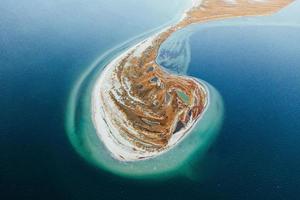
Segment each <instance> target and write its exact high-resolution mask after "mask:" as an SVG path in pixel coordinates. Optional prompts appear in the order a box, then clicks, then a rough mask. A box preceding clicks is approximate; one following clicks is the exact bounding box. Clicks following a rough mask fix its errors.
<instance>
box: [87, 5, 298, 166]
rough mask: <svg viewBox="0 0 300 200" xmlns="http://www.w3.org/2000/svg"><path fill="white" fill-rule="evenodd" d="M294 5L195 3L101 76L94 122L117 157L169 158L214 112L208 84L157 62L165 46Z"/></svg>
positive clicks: (95, 91) (96, 89)
mask: <svg viewBox="0 0 300 200" xmlns="http://www.w3.org/2000/svg"><path fill="white" fill-rule="evenodd" d="M291 2H292V0H266V1H264V0H203V1H200V0H193V1H192V4H191V7H190V8H189V9H187V10H186V12H185V13H184V14H183V16H182V18H181V19H180V20H179V21H178V23H177V24H174V25H172V26H169V27H167V28H165V29H163V30H162V31H160V32H158V33H156V34H154V35H152V36H151V37H149V38H147V39H145V40H143V41H141V42H140V43H138V44H136V45H134V46H133V47H131V48H129V49H128V50H126V51H125V52H123V53H122V54H121V55H120V56H118V57H116V58H115V59H114V60H113V61H112V62H110V63H109V64H108V65H107V66H106V67H105V68H104V69H103V71H102V72H101V74H100V76H99V77H98V79H97V81H96V83H95V85H94V88H93V90H92V102H91V103H92V108H91V109H92V119H93V123H94V126H95V128H96V131H97V135H98V137H99V139H100V140H101V141H102V142H103V144H104V145H105V147H106V148H107V150H108V151H109V152H110V154H111V155H112V157H113V158H114V159H116V160H119V161H125V162H129V161H130V162H134V161H140V160H146V159H150V158H153V157H156V156H159V155H161V154H163V153H166V152H167V151H169V150H170V149H172V148H173V147H174V146H176V145H177V144H179V143H180V141H182V140H183V139H184V137H185V136H186V135H187V134H189V133H190V132H191V130H192V129H193V127H194V125H195V124H196V123H198V122H199V123H201V118H202V116H203V115H204V114H205V112H206V110H207V108H208V107H209V106H210V92H209V90H208V89H207V86H206V84H205V83H204V82H202V81H200V80H198V79H196V78H193V77H189V76H183V75H175V74H172V73H170V72H168V71H167V70H165V69H164V68H163V66H160V65H159V64H158V63H157V62H156V58H157V56H158V52H159V49H160V46H161V45H162V43H163V42H164V41H166V40H167V39H168V38H169V37H170V36H171V35H172V34H173V33H174V32H176V31H178V30H180V29H183V28H185V27H187V26H189V25H191V24H195V23H204V22H208V21H212V20H221V19H225V18H234V17H241V16H258V15H269V14H272V13H275V12H277V11H279V10H280V9H282V8H283V7H285V6H286V5H288V4H289V3H291Z"/></svg>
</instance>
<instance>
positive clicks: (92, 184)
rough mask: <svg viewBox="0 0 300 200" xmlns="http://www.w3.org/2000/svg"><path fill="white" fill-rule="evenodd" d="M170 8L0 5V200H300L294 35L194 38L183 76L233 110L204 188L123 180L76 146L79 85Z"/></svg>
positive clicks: (240, 32)
mask: <svg viewBox="0 0 300 200" xmlns="http://www.w3.org/2000/svg"><path fill="white" fill-rule="evenodd" d="M172 2H174V1H170V0H168V1H164V4H163V5H162V2H160V1H158V0H155V1H148V0H147V1H146V0H145V2H144V3H143V5H141V4H138V1H135V0H128V1H118V2H116V1H109V2H108V1H102V0H101V1H91V2H89V4H85V3H82V2H80V1H60V2H55V3H54V2H50V1H43V2H41V1H36V0H32V1H30V2H19V1H6V0H4V1H1V3H0V108H1V112H0V199H80V200H81V199H105V200H106V199H130V200H132V199H298V196H299V191H298V189H299V185H300V183H299V179H300V172H299V171H300V170H299V169H300V159H299V153H300V147H299V145H298V144H300V133H299V130H300V127H299V125H300V123H299V117H300V110H299V109H300V108H299V107H300V106H299V102H300V101H299V99H300V84H299V78H300V70H299V63H300V49H299V45H298V44H299V42H300V38H299V35H300V34H299V33H300V30H299V29H296V28H283V29H281V28H280V29H279V28H262V27H259V28H255V27H253V28H248V27H246V28H245V27H243V28H238V27H230V28H226V29H223V28H214V29H207V30H206V31H205V32H199V34H198V33H197V34H195V35H194V36H193V38H192V40H191V44H192V63H191V67H190V70H189V72H188V73H189V74H192V75H196V76H197V77H199V78H202V79H204V80H206V81H208V82H209V83H211V84H213V85H214V86H215V87H216V88H217V89H218V90H219V91H220V92H221V93H222V95H223V97H224V101H225V108H226V118H225V124H224V127H223V129H222V132H221V135H220V137H219V139H218V142H217V143H216V144H215V145H214V146H213V147H212V149H211V150H210V152H209V153H208V156H207V163H209V164H207V165H208V167H207V166H206V164H205V163H204V164H203V166H199V168H200V169H202V168H203V169H206V168H209V170H205V171H207V176H206V177H205V178H204V179H203V178H202V179H201V181H200V180H199V181H191V180H187V179H183V178H182V179H171V180H168V181H165V182H158V183H153V182H151V183H150V182H146V183H145V182H142V181H132V180H125V179H121V178H118V177H115V176H112V175H110V174H107V173H103V172H102V171H101V170H99V169H98V168H95V167H94V166H91V165H90V164H88V163H87V162H86V161H85V160H83V159H81V158H80V156H79V155H78V154H77V153H76V152H75V150H74V149H73V148H72V146H71V144H70V142H69V140H68V138H67V135H66V132H65V111H66V104H67V102H68V97H69V94H70V91H71V90H72V88H73V85H74V83H75V82H76V80H77V79H78V77H79V76H80V75H81V74H82V72H84V71H85V69H86V68H87V67H88V66H89V65H90V64H91V63H92V62H93V61H94V60H95V59H96V58H97V57H98V56H99V55H101V54H102V53H103V52H105V51H107V50H108V49H110V48H112V47H113V46H114V45H116V44H119V43H121V42H123V41H125V40H127V39H129V38H131V37H134V36H136V35H138V34H141V33H143V32H145V31H147V30H149V29H152V28H154V27H156V26H158V25H160V24H162V23H165V22H167V21H168V20H170V19H171V18H172V17H173V15H174V12H177V11H178V10H179V8H178V6H176V5H174V3H172ZM158 4H159V5H161V6H160V7H157V6H156V5H158ZM166 8H168V9H166ZM136 9H140V11H141V13H143V15H140V14H139V13H135V12H133V11H134V10H136ZM120 12H123V13H126V15H125V14H120ZM125 25H126V29H125V28H123V27H125ZM120 28H121V29H120Z"/></svg>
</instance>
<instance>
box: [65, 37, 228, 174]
mask: <svg viewBox="0 0 300 200" xmlns="http://www.w3.org/2000/svg"><path fill="white" fill-rule="evenodd" d="M157 34H158V33H157ZM140 43H142V42H140ZM140 43H138V44H136V45H135V46H133V47H131V48H129V49H132V48H134V47H136V46H138V45H139V44H140ZM126 46H127V47H128V46H130V45H126ZM125 48H126V47H125ZM121 49H124V48H123V47H121ZM128 51H129V50H128V49H127V50H125V51H123V53H122V54H121V55H119V56H117V58H115V59H113V57H115V54H114V53H116V52H113V53H112V54H109V55H111V56H109V57H110V58H109V59H108V60H106V61H105V62H103V63H102V61H103V60H102V59H100V60H99V62H100V63H102V64H100V65H101V66H105V65H106V64H109V63H111V62H113V61H115V60H118V58H120V57H122V55H123V56H124V55H125V54H126V52H128ZM117 52H118V51H117ZM118 53H119V52H118ZM105 63H106V64H105ZM96 67H97V68H98V67H99V63H98V64H95V66H94V67H93V68H96ZM102 70H103V69H101V70H100V71H98V72H97V73H95V74H92V77H93V78H92V80H95V81H96V84H95V85H94V86H92V85H88V87H87V88H89V89H87V88H86V89H87V90H86V91H85V92H86V95H87V96H85V97H84V98H85V99H86V100H85V101H84V103H85V104H86V105H85V106H84V109H83V111H84V113H85V115H89V116H90V115H92V113H93V112H92V113H89V112H88V109H90V107H89V106H90V105H89V103H92V104H93V102H92V99H89V97H88V93H89V92H88V91H90V92H92V93H94V92H95V88H96V85H97V83H98V81H99V77H96V76H98V74H99V73H102ZM92 72H93V69H91V71H90V72H88V73H87V74H86V75H87V77H88V76H89V75H91V73H92ZM96 74H97V75H96ZM87 77H86V78H87ZM86 78H83V79H82V82H81V83H79V85H78V87H81V85H82V83H83V82H84V81H85V80H86ZM92 82H94V81H92ZM201 83H202V84H203V85H204V86H205V88H206V91H207V92H208V93H209V95H208V98H209V101H208V102H209V106H207V108H206V109H205V112H203V115H202V116H201V117H200V118H199V120H198V121H197V122H196V123H195V124H194V126H193V128H192V129H191V131H190V133H189V134H188V135H187V136H186V137H185V138H184V140H182V141H181V142H180V143H179V144H177V145H176V146H175V148H172V149H170V150H169V151H168V152H166V154H161V155H158V156H157V157H154V158H151V159H149V160H142V161H139V162H134V163H131V162H130V163H127V162H121V163H120V162H119V161H117V160H115V159H114V158H112V157H111V155H110V153H109V152H108V151H107V149H106V147H105V146H104V145H103V143H102V142H99V139H98V138H97V136H96V134H95V131H94V130H93V127H92V126H90V125H91V124H93V123H91V124H90V125H89V127H84V128H85V129H86V130H84V131H83V130H81V131H83V132H84V133H85V134H86V135H82V136H84V137H85V139H83V138H80V139H79V140H78V141H77V142H75V143H77V144H75V146H76V145H77V147H79V146H80V147H79V148H85V150H84V151H85V153H83V154H82V149H81V150H79V151H80V153H81V154H82V155H83V156H84V157H85V158H88V160H90V161H91V162H93V163H94V164H96V165H98V166H100V167H101V168H103V169H105V170H107V171H110V172H113V173H115V174H118V175H122V176H126V177H135V178H139V177H150V176H153V175H158V176H159V177H162V176H171V175H174V174H178V169H179V168H181V169H182V168H183V166H184V165H185V164H186V163H187V162H188V161H191V160H193V156H192V155H196V153H197V157H198V158H197V159H201V155H204V154H205V152H206V150H207V148H208V147H209V146H210V144H211V143H212V142H213V140H214V138H215V137H216V135H217V132H218V130H219V128H220V126H221V122H222V118H223V103H222V99H221V97H220V95H219V94H218V92H217V91H216V90H215V89H214V88H213V87H212V86H210V85H209V84H208V83H206V82H205V81H201ZM77 91H79V88H78V90H77ZM77 95H78V94H77ZM77 95H76V94H75V93H74V97H75V96H77ZM88 121H90V120H88ZM199 122H201V123H199ZM69 125H71V124H69ZM73 125H74V124H73ZM74 126H75V125H74ZM68 128H72V126H68ZM208 130H209V131H208ZM73 131H74V130H73ZM73 136H74V135H73ZM95 136H96V137H95ZM199 136H200V137H199ZM76 137H77V136H76ZM199 138H201V140H200V139H199ZM203 138H204V139H203ZM77 139H78V138H77ZM97 139H98V141H97ZM72 140H73V141H74V137H72V139H71V141H72ZM82 141H85V142H86V143H85V145H82ZM190 143H192V144H193V145H191V144H190ZM73 145H74V143H73ZM165 173H167V174H165ZM155 177H156V176H155Z"/></svg>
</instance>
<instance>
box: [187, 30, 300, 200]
mask: <svg viewBox="0 0 300 200" xmlns="http://www.w3.org/2000/svg"><path fill="white" fill-rule="evenodd" d="M299 43H300V28H295V27H272V26H270V27H267V26H264V27H259V26H252V27H251V26H250V27H239V26H229V27H223V28H221V27H220V28H210V29H209V30H204V31H201V32H199V33H197V34H195V35H194V36H193V37H192V39H191V44H192V63H191V68H189V71H188V73H189V74H190V75H194V76H198V77H201V78H202V79H204V80H206V81H208V82H209V83H211V84H212V85H214V86H215V87H216V88H217V89H218V90H219V92H220V93H221V94H222V96H223V98H224V102H225V108H226V117H225V121H224V126H223V130H222V132H221V133H220V137H219V139H218V142H217V144H216V145H215V151H216V155H217V157H218V167H217V170H216V173H215V175H214V178H212V179H210V183H209V184H208V185H207V184H205V188H206V189H207V190H205V191H207V192H208V193H211V194H215V195H212V196H218V197H219V198H222V199H298V198H299V194H300V192H299V188H300V170H299V169H300V159H299V153H300V146H299V144H300V46H299V45H298V44H299ZM216 193H218V195H216Z"/></svg>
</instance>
